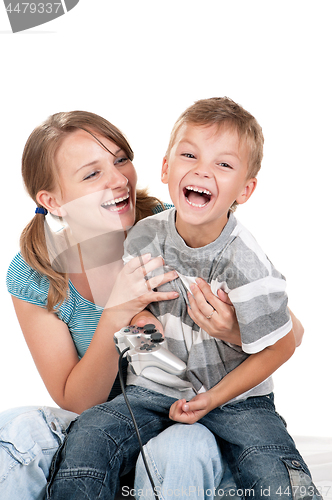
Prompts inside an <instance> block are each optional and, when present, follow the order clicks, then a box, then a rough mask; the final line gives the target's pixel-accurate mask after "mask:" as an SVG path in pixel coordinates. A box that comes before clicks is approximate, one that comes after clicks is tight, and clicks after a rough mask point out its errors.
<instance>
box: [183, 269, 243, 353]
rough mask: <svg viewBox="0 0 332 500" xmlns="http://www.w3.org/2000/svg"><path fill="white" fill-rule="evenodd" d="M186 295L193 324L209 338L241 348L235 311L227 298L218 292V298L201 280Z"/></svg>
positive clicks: (223, 293) (221, 292) (198, 279)
mask: <svg viewBox="0 0 332 500" xmlns="http://www.w3.org/2000/svg"><path fill="white" fill-rule="evenodd" d="M190 289H191V293H188V298H189V303H190V308H189V307H188V314H189V316H190V317H191V319H192V320H193V321H195V323H196V324H197V325H198V326H199V327H201V328H202V329H203V330H205V331H206V332H207V333H208V334H209V335H211V337H215V338H217V339H220V340H224V341H225V342H229V343H231V344H235V345H239V346H241V337H240V329H239V325H238V322H237V319H236V315H235V310H234V307H233V306H232V303H231V302H230V300H229V299H228V296H227V294H226V293H225V292H223V291H222V290H218V292H217V293H218V297H217V296H216V295H214V293H212V292H211V287H210V285H209V284H208V283H206V281H204V280H203V279H201V278H197V279H196V284H195V283H194V284H192V285H191V287H190Z"/></svg>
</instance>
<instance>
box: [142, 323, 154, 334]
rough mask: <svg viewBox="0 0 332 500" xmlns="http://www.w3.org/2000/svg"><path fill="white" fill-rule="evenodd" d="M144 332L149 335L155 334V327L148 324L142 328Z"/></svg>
mask: <svg viewBox="0 0 332 500" xmlns="http://www.w3.org/2000/svg"><path fill="white" fill-rule="evenodd" d="M144 331H145V333H147V334H150V333H153V332H156V331H157V330H156V326H155V325H153V324H152V323H148V324H147V325H145V326H144Z"/></svg>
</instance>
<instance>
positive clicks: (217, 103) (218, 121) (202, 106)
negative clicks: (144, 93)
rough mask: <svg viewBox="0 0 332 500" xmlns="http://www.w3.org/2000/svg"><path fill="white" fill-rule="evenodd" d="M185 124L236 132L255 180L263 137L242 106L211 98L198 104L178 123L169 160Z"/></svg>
mask: <svg viewBox="0 0 332 500" xmlns="http://www.w3.org/2000/svg"><path fill="white" fill-rule="evenodd" d="M184 124H193V125H197V126H211V125H216V126H217V127H218V129H220V128H221V127H223V126H228V127H231V128H232V129H234V130H236V131H237V133H238V135H239V139H240V141H245V144H246V146H247V148H248V152H249V158H248V174H247V178H248V179H251V178H253V177H256V175H257V174H258V172H259V170H260V168H261V163H262V159H263V145H264V136H263V132H262V128H261V126H260V125H259V123H258V122H257V120H256V118H254V117H253V116H252V115H251V114H250V113H249V112H248V111H246V110H245V109H244V108H243V107H242V106H240V105H239V104H236V103H235V102H234V101H232V99H229V98H228V97H212V98H210V99H201V100H199V101H196V102H195V103H194V104H193V105H192V106H190V107H189V108H187V109H186V110H185V111H184V112H183V113H182V114H181V116H180V117H179V118H178V119H177V121H176V122H175V124H174V127H173V129H172V132H171V136H170V140H169V144H168V148H167V151H166V156H167V157H168V156H169V154H170V151H171V149H172V147H173V145H174V143H175V140H176V137H177V134H178V133H179V130H180V129H181V127H182V126H183V125H184ZM236 205H237V204H236V202H235V203H234V204H233V205H232V207H231V209H232V210H233V211H234V210H235V208H236Z"/></svg>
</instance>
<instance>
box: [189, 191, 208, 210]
mask: <svg viewBox="0 0 332 500" xmlns="http://www.w3.org/2000/svg"><path fill="white" fill-rule="evenodd" d="M191 193H192V194H191ZM196 193H197V194H196ZM211 196H212V193H211V192H210V191H208V190H207V189H203V188H198V187H196V186H187V187H186V188H185V197H186V200H187V202H188V203H189V205H192V206H193V207H199V208H202V207H205V206H206V205H207V204H208V203H209V201H210V199H211ZM203 200H205V201H204V203H201V202H202V201H203Z"/></svg>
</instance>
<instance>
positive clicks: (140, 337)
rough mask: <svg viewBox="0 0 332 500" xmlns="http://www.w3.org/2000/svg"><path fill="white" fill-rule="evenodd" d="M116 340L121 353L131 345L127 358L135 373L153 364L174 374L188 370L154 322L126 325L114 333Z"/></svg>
mask: <svg viewBox="0 0 332 500" xmlns="http://www.w3.org/2000/svg"><path fill="white" fill-rule="evenodd" d="M114 341H115V344H116V347H117V350H118V351H119V353H120V354H121V353H122V352H123V351H124V350H125V349H127V348H128V347H129V351H128V352H127V360H128V361H129V366H130V367H131V370H132V371H133V373H134V374H135V375H140V374H141V372H142V371H143V370H144V368H147V367H151V366H155V367H157V368H161V369H162V370H164V371H166V372H168V373H171V374H173V375H182V374H183V373H184V372H185V370H186V364H185V363H184V362H183V361H182V360H181V359H179V358H178V357H177V356H175V354H173V353H171V352H170V351H168V350H167V348H166V339H165V338H164V337H163V336H162V334H161V333H160V332H159V331H158V330H157V329H156V327H155V325H153V324H148V325H145V326H142V327H139V326H126V327H125V328H122V329H121V330H120V331H119V332H117V333H115V334H114Z"/></svg>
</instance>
